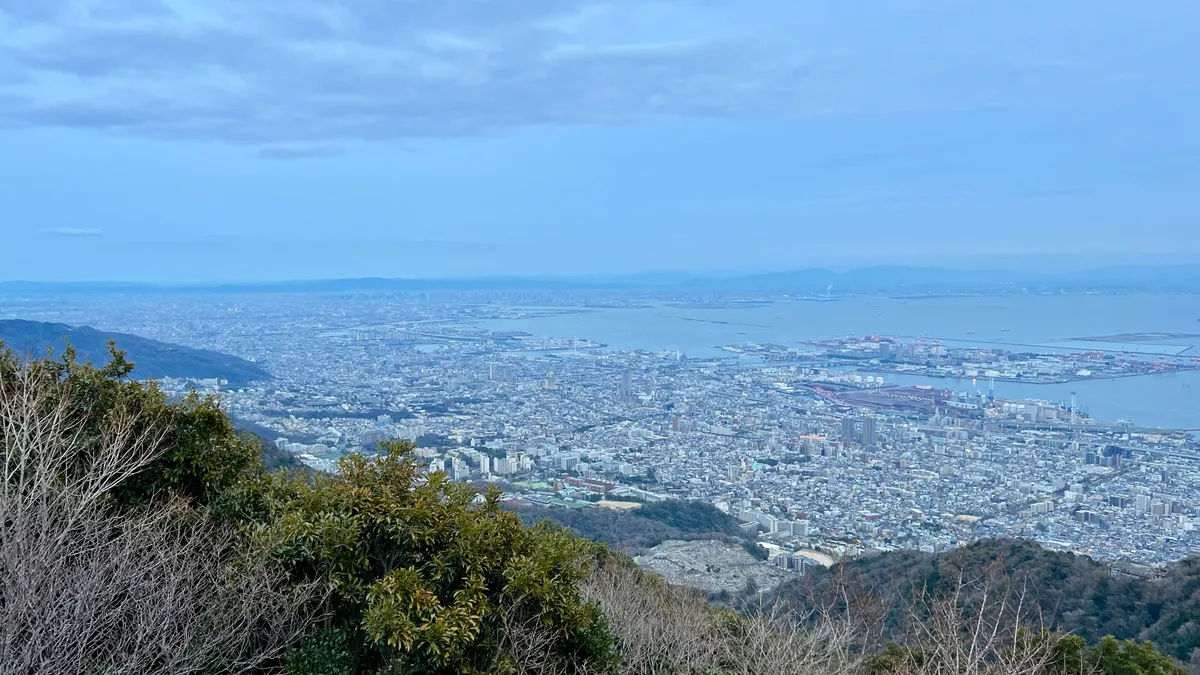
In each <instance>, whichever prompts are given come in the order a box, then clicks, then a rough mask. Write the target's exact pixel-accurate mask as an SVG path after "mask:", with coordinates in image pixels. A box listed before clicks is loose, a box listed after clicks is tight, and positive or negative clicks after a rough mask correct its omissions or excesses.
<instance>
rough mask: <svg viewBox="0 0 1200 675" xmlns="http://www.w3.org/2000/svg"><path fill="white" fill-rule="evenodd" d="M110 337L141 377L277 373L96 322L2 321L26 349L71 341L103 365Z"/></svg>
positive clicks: (234, 378)
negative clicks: (116, 330)
mask: <svg viewBox="0 0 1200 675" xmlns="http://www.w3.org/2000/svg"><path fill="white" fill-rule="evenodd" d="M109 341H113V342H115V343H117V346H118V347H120V348H121V350H122V351H123V352H124V353H125V356H126V358H127V359H128V360H129V361H130V362H131V363H133V364H134V369H133V372H132V375H133V377H136V378H138V379H143V378H151V379H158V378H162V377H178V378H197V379H208V378H216V379H223V380H229V382H230V383H232V384H245V383H247V382H253V381H257V380H269V379H271V374H270V373H269V372H267V371H266V370H265V369H264V368H263V367H262V366H259V365H258V364H256V363H253V362H251V361H247V360H246V359H242V358H238V357H236V356H231V355H229V354H223V353H221V352H217V351H212V350H210V349H192V348H190V347H184V346H182V345H176V344H170V343H167V342H159V341H158V340H150V339H147V338H144V337H139V336H137V335H128V334H125V333H110V332H106V331H100V330H96V329H95V328H92V327H91V326H68V325H66V324H61V323H42V322H38V321H20V320H16V319H11V320H3V321H0V344H3V345H6V346H8V347H9V348H10V349H12V350H14V351H15V352H17V353H18V354H22V355H25V354H31V355H33V356H41V355H43V354H45V353H46V348H47V347H52V348H53V349H54V350H55V351H57V352H62V350H63V349H64V348H65V347H66V346H67V344H68V343H70V345H71V346H72V347H74V348H75V350H76V351H77V352H79V355H80V358H82V359H83V360H90V361H92V362H93V363H95V364H96V365H97V366H103V365H105V364H106V363H108V359H109V352H108V344H109Z"/></svg>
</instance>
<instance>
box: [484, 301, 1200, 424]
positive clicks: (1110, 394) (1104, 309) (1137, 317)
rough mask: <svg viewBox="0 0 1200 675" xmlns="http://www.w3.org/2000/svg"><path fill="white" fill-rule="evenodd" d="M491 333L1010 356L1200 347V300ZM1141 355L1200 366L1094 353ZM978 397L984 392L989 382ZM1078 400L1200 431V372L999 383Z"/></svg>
mask: <svg viewBox="0 0 1200 675" xmlns="http://www.w3.org/2000/svg"><path fill="white" fill-rule="evenodd" d="M481 325H483V326H486V327H488V328H492V329H497V330H521V331H525V332H528V333H532V334H534V335H537V336H544V337H578V338H588V339H591V340H597V341H600V342H603V343H605V344H607V345H608V347H609V349H648V350H667V349H672V350H675V349H677V350H681V351H683V352H684V353H686V354H687V355H688V356H691V357H697V356H712V355H718V354H723V353H724V352H720V351H719V350H717V349H716V347H718V346H720V345H726V344H737V343H743V342H757V343H768V342H769V343H774V344H782V345H788V346H797V345H798V344H799V343H800V342H802V341H803V340H809V339H828V338H832V337H835V336H841V337H845V336H848V335H852V334H853V335H859V336H862V335H869V334H871V333H881V334H885V335H902V336H910V337H925V338H929V339H942V340H948V341H964V342H965V341H970V342H997V343H1005V344H1009V345H1043V346H1045V345H1053V344H1060V345H1061V344H1064V343H1065V344H1069V345H1076V344H1080V343H1074V342H1071V341H1072V340H1074V339H1075V338H1081V337H1098V336H1116V335H1121V334H1129V333H1184V334H1191V335H1200V295H1068V296H1060V295H1011V296H996V297H970V298H931V299H892V298H885V297H870V298H853V299H848V300H841V301H834V302H804V301H796V302H776V303H771V304H769V305H765V306H750V307H735V308H721V309H712V308H704V309H690V308H678V307H670V306H667V305H656V306H653V307H647V308H631V309H597V310H595V311H591V312H586V313H582V314H568V315H562V316H552V317H541V318H533V319H512V320H495V321H485V322H481ZM1084 344H1088V343H1084ZM1143 344H1144V346H1145V348H1146V351H1154V352H1169V353H1178V352H1180V351H1183V349H1184V348H1187V347H1191V348H1192V349H1190V350H1189V351H1186V352H1184V353H1185V354H1187V355H1195V356H1200V337H1185V338H1172V339H1165V340H1160V341H1157V342H1156V343H1134V344H1130V343H1126V344H1124V345H1120V344H1115V343H1114V344H1113V345H1111V346H1105V345H1100V344H1095V347H1094V348H1101V347H1105V348H1111V349H1114V350H1120V349H1121V348H1122V347H1124V348H1134V347H1135V345H1143ZM1163 345H1170V346H1172V347H1174V348H1171V349H1167V348H1164V347H1163ZM1031 351H1033V350H1031ZM1043 351H1045V350H1043ZM884 378H885V379H887V380H888V381H889V382H895V383H897V384H934V385H939V386H946V387H951V388H957V389H964V390H970V389H972V384H971V381H970V380H966V381H955V380H944V379H931V378H921V377H910V376H899V375H885V376H884ZM980 386H986V384H985V383H983V382H981V383H980ZM1072 391H1075V392H1078V395H1079V407H1080V409H1081V410H1086V411H1088V412H1089V413H1090V414H1091V415H1093V416H1094V417H1096V418H1098V419H1103V420H1115V419H1117V418H1120V417H1124V418H1127V419H1131V420H1133V421H1134V422H1137V423H1138V424H1143V425H1153V426H1163V427H1173V428H1200V372H1188V373H1180V374H1174V375H1155V376H1146V377H1137V378H1124V379H1119V380H1098V381H1092V382H1076V383H1071V384H1064V385H1026V384H1009V383H1003V382H997V383H996V393H997V395H999V396H1012V397H1017V396H1021V397H1024V396H1029V397H1036V398H1044V399H1048V400H1055V401H1065V400H1068V399H1069V398H1070V395H1071V392H1072Z"/></svg>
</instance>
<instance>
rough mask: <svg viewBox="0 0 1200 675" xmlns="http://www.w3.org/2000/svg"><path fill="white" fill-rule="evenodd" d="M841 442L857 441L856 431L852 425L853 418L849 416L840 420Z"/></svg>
mask: <svg viewBox="0 0 1200 675" xmlns="http://www.w3.org/2000/svg"><path fill="white" fill-rule="evenodd" d="M842 440H843V441H846V442H857V441H858V429H857V428H856V426H855V424H854V418H853V417H850V416H849V415H847V416H845V417H843V418H842Z"/></svg>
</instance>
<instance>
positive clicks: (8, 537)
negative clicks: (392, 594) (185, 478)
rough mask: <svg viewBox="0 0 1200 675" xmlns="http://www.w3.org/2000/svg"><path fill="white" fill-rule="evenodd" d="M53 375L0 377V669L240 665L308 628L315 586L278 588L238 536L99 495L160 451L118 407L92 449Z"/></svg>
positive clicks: (166, 508) (271, 652) (199, 520)
mask: <svg viewBox="0 0 1200 675" xmlns="http://www.w3.org/2000/svg"><path fill="white" fill-rule="evenodd" d="M72 406H73V403H72V400H71V396H70V392H69V391H68V390H67V387H66V385H65V384H63V383H62V382H60V381H58V380H57V379H56V378H53V377H51V376H50V375H48V374H47V373H45V372H42V371H38V370H36V369H33V368H28V367H26V368H19V369H17V370H16V371H9V372H6V373H4V374H2V375H0V469H2V471H3V476H2V478H3V480H2V481H0V673H2V674H4V675H8V674H10V673H11V674H14V675H15V674H18V673H20V674H33V673H56V674H66V675H71V674H75V673H79V674H80V675H83V674H84V673H87V674H89V675H92V674H96V673H105V674H109V673H111V674H123V673H137V674H139V675H142V674H146V673H177V674H186V673H198V672H232V673H237V672H246V671H249V670H251V669H254V668H257V667H259V666H261V665H262V664H265V663H268V662H269V661H271V660H272V659H274V658H276V657H278V656H279V655H280V653H281V652H282V650H283V649H284V648H285V647H286V646H287V645H288V644H290V643H291V642H292V641H293V640H294V638H296V637H297V636H298V635H299V634H300V633H301V632H302V631H303V630H304V629H305V628H306V626H307V625H308V624H309V622H310V618H311V612H310V611H309V608H310V607H311V606H312V604H313V603H312V602H311V600H312V597H313V590H314V589H313V588H312V587H303V586H301V587H296V586H289V585H287V584H284V583H282V582H283V579H281V578H280V577H279V575H278V573H277V572H276V571H274V569H273V568H272V567H270V566H269V564H268V563H267V561H266V560H265V558H264V557H263V556H255V555H253V554H252V553H251V552H250V551H248V549H247V548H246V546H245V542H244V540H243V538H242V537H240V536H239V535H238V533H237V532H235V531H232V530H230V529H225V528H222V527H219V526H216V525H213V524H211V523H210V522H208V521H207V520H206V519H204V518H203V517H201V516H200V515H199V514H197V513H195V512H194V511H193V510H192V509H191V508H189V507H188V506H186V505H185V504H183V503H181V502H177V501H171V500H169V499H165V500H164V501H163V502H162V503H159V504H156V505H154V506H152V507H146V508H142V509H137V510H133V511H123V512H120V511H118V510H117V509H116V508H115V507H114V506H113V504H111V499H110V493H111V492H112V490H113V489H114V488H115V487H117V486H118V485H120V484H121V483H122V482H123V481H126V480H128V479H129V478H130V477H132V476H135V475H136V474H137V473H138V472H140V471H143V470H145V468H146V467H147V466H148V465H150V464H151V463H152V462H153V461H154V460H155V459H156V458H158V457H159V456H160V454H161V453H162V452H163V448H162V445H161V438H160V437H158V436H156V435H155V432H153V431H151V430H153V429H155V428H158V426H159V425H155V424H152V423H146V422H147V420H144V419H138V418H137V417H136V416H135V415H133V414H132V413H130V412H129V411H127V410H125V409H121V408H117V409H113V410H110V411H106V415H105V419H106V422H105V423H104V424H103V426H102V431H101V434H100V439H99V441H100V443H99V445H98V447H99V451H98V452H86V451H85V445H87V446H89V447H97V446H95V445H93V444H92V441H94V440H95V439H91V438H85V437H84V434H85V431H84V427H83V425H82V424H81V423H80V422H79V421H78V418H77V416H76V415H74V414H73V411H74V410H76V409H75V408H73V407H72Z"/></svg>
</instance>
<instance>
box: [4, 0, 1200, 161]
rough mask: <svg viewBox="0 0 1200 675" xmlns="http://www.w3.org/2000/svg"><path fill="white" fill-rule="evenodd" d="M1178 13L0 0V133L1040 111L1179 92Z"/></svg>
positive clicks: (298, 134) (675, 3)
mask: <svg viewBox="0 0 1200 675" xmlns="http://www.w3.org/2000/svg"><path fill="white" fill-rule="evenodd" d="M1197 8H1200V3H1195V2H1194V1H1193V0H1162V1H1161V2H1156V3H1130V2H1128V0H1094V1H1093V2H1089V3H1087V6H1086V9H1083V8H1081V3H1080V2H1079V0H1043V1H1042V2H1038V3H1015V2H1012V0H978V1H976V2H971V3H961V2H956V1H951V0H876V2H872V3H845V2H835V1H834V0H811V1H806V2H796V1H795V0H751V1H750V2H734V0H489V1H488V2H479V1H478V0H421V1H405V2H396V1H395V0H255V1H254V2H246V1H245V0H187V1H186V2H184V1H182V0H5V1H4V2H3V3H0V102H2V103H3V104H2V105H0V127H4V126H13V125H34V126H58V127H74V128H89V129H103V130H111V131H119V132H125V133H132V134H138V135H143V136H153V137H166V138H185V139H203V140H218V141H222V142H228V143H238V144H247V145H251V146H254V147H256V148H262V150H260V151H259V154H260V155H262V156H264V157H270V158H276V159H292V158H299V157H306V156H313V155H312V154H310V153H309V152H307V151H305V150H296V149H294V148H303V147H331V146H336V145H339V144H341V143H344V142H346V141H352V140H376V139H394V138H405V137H419V136H467V135H478V134H490V133H496V132H503V131H507V130H511V129H515V128H521V127H529V126H536V125H550V124H633V123H643V122H650V121H657V120H663V119H678V118H730V117H756V118H775V119H787V120H796V119H808V118H812V117H816V116H822V115H829V114H877V113H895V112H900V111H911V110H949V109H971V108H978V107H988V106H1037V105H1043V106H1053V105H1061V104H1063V103H1064V102H1068V103H1069V102H1072V101H1086V100H1093V99H1096V98H1097V97H1099V98H1103V97H1105V96H1133V95H1136V94H1139V93H1144V92H1147V91H1151V92H1154V91H1164V90H1166V91H1174V90H1176V89H1179V88H1181V87H1186V86H1187V83H1188V82H1190V81H1191V79H1192V74H1191V70H1190V69H1191V64H1193V63H1195V62H1196V61H1197V60H1200V46H1197V45H1200V42H1197V41H1195V40H1193V39H1191V38H1192V36H1194V34H1195V32H1196V31H1197V30H1200V9H1197ZM1084 11H1086V13H1087V15H1088V20H1087V21H1079V15H1080V13H1081V12H1084ZM1117 44H1120V45H1122V47H1121V49H1116V48H1114V45H1117ZM318 154H320V153H319V152H318Z"/></svg>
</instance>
